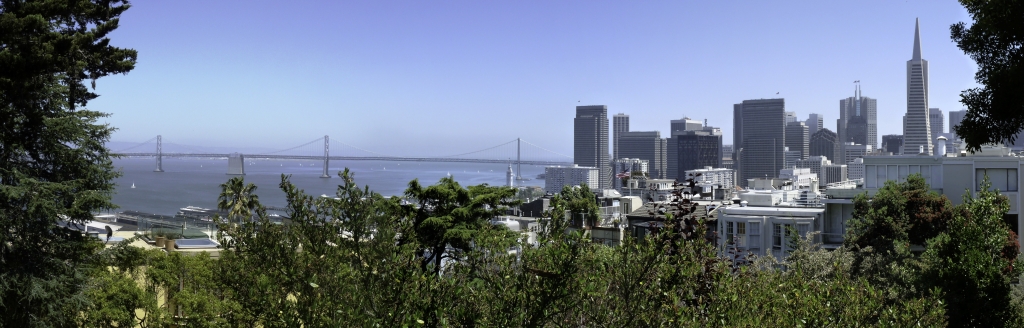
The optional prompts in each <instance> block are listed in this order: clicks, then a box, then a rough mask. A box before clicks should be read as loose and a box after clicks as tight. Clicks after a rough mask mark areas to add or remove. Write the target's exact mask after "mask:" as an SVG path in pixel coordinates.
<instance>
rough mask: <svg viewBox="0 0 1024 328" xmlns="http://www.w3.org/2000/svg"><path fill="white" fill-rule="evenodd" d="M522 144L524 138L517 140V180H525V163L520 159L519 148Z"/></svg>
mask: <svg viewBox="0 0 1024 328" xmlns="http://www.w3.org/2000/svg"><path fill="white" fill-rule="evenodd" d="M522 142H523V140H522V138H516V180H523V167H522V165H523V161H522V158H520V157H519V149H520V148H519V146H520V145H521V144H522ZM509 168H511V167H509Z"/></svg>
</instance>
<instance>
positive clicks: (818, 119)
mask: <svg viewBox="0 0 1024 328" xmlns="http://www.w3.org/2000/svg"><path fill="white" fill-rule="evenodd" d="M804 124H806V125H807V135H809V136H813V135H814V134H815V133H816V132H818V130H821V129H822V128H824V127H825V117H824V116H822V115H821V114H818V113H811V115H807V121H804Z"/></svg>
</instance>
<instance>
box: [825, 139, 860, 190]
mask: <svg viewBox="0 0 1024 328" xmlns="http://www.w3.org/2000/svg"><path fill="white" fill-rule="evenodd" d="M865 146H866V145H865ZM821 171H822V173H823V174H822V175H821V176H822V180H821V185H822V186H824V185H827V184H830V183H836V182H842V181H846V179H847V176H848V175H849V168H848V167H847V166H846V164H825V165H822V166H821Z"/></svg>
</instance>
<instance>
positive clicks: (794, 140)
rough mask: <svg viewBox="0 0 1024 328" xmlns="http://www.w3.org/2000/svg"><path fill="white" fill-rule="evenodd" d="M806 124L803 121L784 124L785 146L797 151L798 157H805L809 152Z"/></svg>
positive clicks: (808, 136)
mask: <svg viewBox="0 0 1024 328" xmlns="http://www.w3.org/2000/svg"><path fill="white" fill-rule="evenodd" d="M808 133H809V132H808V129H807V125H804V122H800V121H795V122H789V123H787V124H786V147H788V148H789V150H791V151H795V152H799V153H800V159H804V158H807V156H808V153H810V150H809V147H810V143H809V141H810V140H808V139H810V135H809V134H808Z"/></svg>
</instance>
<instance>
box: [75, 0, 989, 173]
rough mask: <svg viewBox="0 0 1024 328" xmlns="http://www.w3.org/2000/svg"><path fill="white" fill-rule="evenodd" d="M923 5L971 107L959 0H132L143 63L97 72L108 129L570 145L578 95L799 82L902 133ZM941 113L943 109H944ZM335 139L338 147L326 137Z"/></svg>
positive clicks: (697, 94) (213, 137)
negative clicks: (856, 105)
mask: <svg viewBox="0 0 1024 328" xmlns="http://www.w3.org/2000/svg"><path fill="white" fill-rule="evenodd" d="M918 17H919V18H920V19H921V37H922V45H923V47H922V48H923V57H924V58H925V59H926V60H928V61H929V63H930V95H929V102H930V105H931V107H939V108H941V109H943V111H949V110H959V109H962V108H963V106H962V105H961V104H960V103H959V93H960V91H961V90H964V89H966V88H969V87H972V86H974V85H975V83H974V80H973V74H974V71H975V69H976V66H975V65H974V63H973V62H972V61H971V60H970V58H969V57H967V56H966V55H964V54H963V52H961V51H960V50H959V49H957V48H956V45H955V44H954V43H953V42H952V41H951V40H950V38H949V26H950V24H954V23H956V22H960V21H967V22H969V19H970V17H969V16H968V15H967V13H966V11H965V10H964V9H963V8H962V7H961V6H960V5H959V4H958V3H956V2H954V1H934V0H929V1H921V0H909V1H902V2H901V1H888V0H887V1H784V2H783V1H685V2H684V1H659V2H635V1H135V2H134V3H133V8H132V9H130V10H128V11H127V12H126V13H125V14H124V16H123V17H122V20H121V28H120V29H119V30H117V31H116V32H114V33H112V34H111V38H112V40H113V42H112V43H113V44H115V45H117V46H121V47H128V48H134V49H136V50H138V51H139V60H138V65H137V66H136V68H135V70H134V71H132V72H131V73H129V74H127V75H124V76H112V77H107V78H104V79H101V80H99V81H98V82H97V88H98V89H97V92H98V93H99V94H100V95H101V97H100V98H98V99H96V100H94V101H92V102H91V103H90V105H89V107H90V108H91V109H94V110H99V111H103V112H108V113H111V114H113V116H112V117H110V118H109V119H107V122H109V123H110V124H111V125H113V126H115V127H117V128H118V129H119V131H118V132H116V133H115V134H114V136H113V141H122V142H141V141H144V140H146V139H149V138H152V137H153V136H155V135H157V134H162V135H163V136H164V140H165V142H173V143H179V144H191V145H208V146H220V147H225V146H232V147H233V146H239V147H260V148H269V149H283V148H288V147H290V146H295V145H299V144H302V143H305V142H307V141H310V140H313V139H315V138H318V137H320V136H322V135H325V134H326V135H330V136H331V139H332V140H337V141H341V142H344V143H347V144H351V145H355V146H359V147H362V148H367V149H371V150H375V151H378V152H382V153H387V154H399V155H423V154H426V155H429V154H434V155H440V154H450V153H457V152H460V151H472V150H477V149H481V148H486V147H488V146H492V145H497V144H500V143H503V142H505V141H508V140H511V139H515V138H516V137H522V138H524V139H526V140H529V141H531V142H533V143H535V144H538V145H541V146H543V147H546V148H549V149H552V150H555V151H559V152H561V153H565V154H571V153H572V118H573V116H574V112H575V106H576V105H580V104H603V105H607V106H608V108H609V118H610V117H611V116H612V115H614V114H615V113H619V112H622V113H626V114H629V115H630V118H631V125H632V130H635V131H645V130H659V131H662V133H663V134H665V132H666V131H667V129H668V125H669V120H672V119H678V118H681V117H683V116H689V117H691V118H694V119H705V118H706V119H708V121H709V123H710V124H711V125H713V126H719V127H722V129H723V130H724V132H725V142H726V143H731V142H732V140H731V139H732V104H734V103H738V102H741V101H743V100H744V99H757V98H774V97H777V96H776V92H779V95H778V97H783V98H785V99H786V108H787V110H789V111H795V112H797V114H798V115H799V116H800V118H801V119H805V118H806V116H807V114H809V113H812V112H816V113H821V114H824V116H825V126H826V127H828V128H830V129H833V130H835V120H836V118H837V116H838V113H839V110H838V108H839V99H841V98H845V97H849V96H851V95H853V89H854V85H853V83H852V82H853V81H854V80H860V81H861V83H862V88H863V93H864V96H868V97H872V98H876V99H878V121H879V128H878V130H879V131H878V134H879V136H881V135H883V134H894V133H897V134H898V133H902V131H901V117H902V115H903V114H904V113H905V112H906V61H907V60H909V59H910V57H911V52H912V46H913V37H914V35H913V34H914V19H915V18H918ZM947 128H948V127H947ZM332 148H333V147H332Z"/></svg>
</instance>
